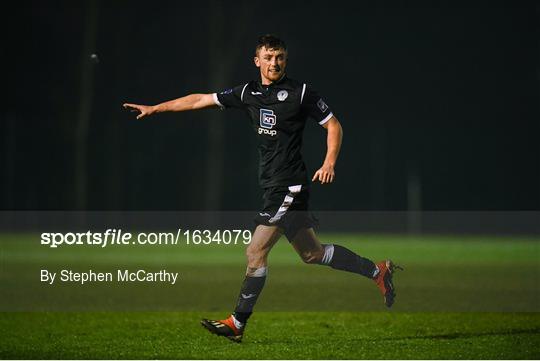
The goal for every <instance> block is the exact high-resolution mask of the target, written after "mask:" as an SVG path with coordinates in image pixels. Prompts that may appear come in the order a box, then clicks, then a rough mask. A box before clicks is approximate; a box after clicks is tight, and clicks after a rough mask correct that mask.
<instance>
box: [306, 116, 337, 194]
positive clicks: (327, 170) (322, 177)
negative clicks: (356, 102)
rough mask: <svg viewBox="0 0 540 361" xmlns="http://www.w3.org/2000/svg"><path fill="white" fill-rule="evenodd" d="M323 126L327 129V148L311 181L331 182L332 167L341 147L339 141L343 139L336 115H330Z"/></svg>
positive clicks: (333, 173) (333, 175)
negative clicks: (321, 163) (320, 164)
mask: <svg viewBox="0 0 540 361" xmlns="http://www.w3.org/2000/svg"><path fill="white" fill-rule="evenodd" d="M323 127H324V128H326V130H327V131H328V135H327V138H326V143H327V150H326V157H325V158H324V163H323V165H322V167H321V168H319V170H317V171H316V172H315V174H314V175H313V178H312V179H311V180H312V181H313V182H316V181H320V182H321V184H326V183H332V182H333V181H334V178H335V172H334V167H335V165H336V161H337V158H338V155H339V150H340V149H341V141H342V139H343V129H342V128H341V124H340V123H339V120H337V118H336V117H334V116H332V118H330V120H329V121H327V122H326V123H324V124H323Z"/></svg>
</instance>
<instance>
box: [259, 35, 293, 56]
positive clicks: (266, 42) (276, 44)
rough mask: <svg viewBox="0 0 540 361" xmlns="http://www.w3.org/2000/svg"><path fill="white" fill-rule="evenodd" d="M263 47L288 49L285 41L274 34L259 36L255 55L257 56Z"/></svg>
mask: <svg viewBox="0 0 540 361" xmlns="http://www.w3.org/2000/svg"><path fill="white" fill-rule="evenodd" d="M262 47H265V48H266V49H276V50H277V49H283V50H285V51H287V45H285V42H284V41H283V40H281V39H280V38H278V37H277V36H275V35H273V34H266V35H262V36H259V40H258V41H257V47H255V56H257V54H258V53H259V50H261V48H262Z"/></svg>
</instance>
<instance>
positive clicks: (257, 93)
mask: <svg viewBox="0 0 540 361" xmlns="http://www.w3.org/2000/svg"><path fill="white" fill-rule="evenodd" d="M251 95H262V93H261V92H251Z"/></svg>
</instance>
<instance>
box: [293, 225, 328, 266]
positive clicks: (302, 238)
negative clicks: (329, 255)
mask: <svg viewBox="0 0 540 361" xmlns="http://www.w3.org/2000/svg"><path fill="white" fill-rule="evenodd" d="M291 244H292V246H293V247H294V249H295V250H296V252H297V253H298V254H299V255H300V257H302V259H303V260H304V261H306V262H309V261H316V260H317V259H318V258H321V257H322V256H323V254H324V247H323V246H322V244H321V242H319V240H318V239H317V236H316V235H315V231H313V228H302V229H300V230H299V231H298V232H297V233H296V235H295V236H294V238H293V240H292V242H291Z"/></svg>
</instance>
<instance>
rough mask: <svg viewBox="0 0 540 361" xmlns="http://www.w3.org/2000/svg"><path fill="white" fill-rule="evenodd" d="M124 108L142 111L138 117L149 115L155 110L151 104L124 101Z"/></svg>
mask: <svg viewBox="0 0 540 361" xmlns="http://www.w3.org/2000/svg"><path fill="white" fill-rule="evenodd" d="M124 108H126V109H128V110H129V111H131V112H135V113H137V112H138V113H140V114H139V115H137V119H141V118H144V117H145V116H147V115H152V114H153V113H154V112H155V109H154V107H153V106H151V105H140V104H131V103H124Z"/></svg>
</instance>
